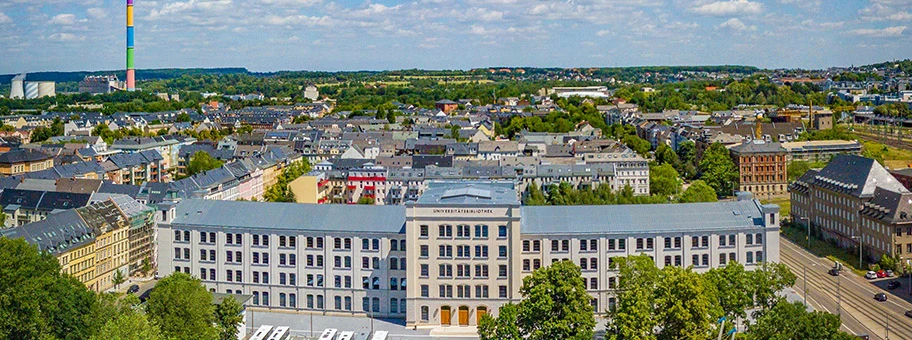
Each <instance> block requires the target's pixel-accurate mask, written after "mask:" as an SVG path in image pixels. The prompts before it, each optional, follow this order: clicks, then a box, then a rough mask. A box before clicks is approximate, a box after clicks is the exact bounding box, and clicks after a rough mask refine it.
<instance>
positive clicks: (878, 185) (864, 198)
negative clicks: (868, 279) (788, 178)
mask: <svg viewBox="0 0 912 340" xmlns="http://www.w3.org/2000/svg"><path fill="white" fill-rule="evenodd" d="M789 192H790V195H791V212H790V215H791V216H790V217H791V219H792V221H794V222H796V223H798V224H801V225H804V226H806V225H807V224H808V223H810V225H811V227H812V228H814V229H815V230H818V231H819V233H820V235H821V236H822V237H824V238H826V239H833V240H835V241H836V242H837V243H838V244H839V245H840V246H842V247H847V248H848V247H858V246H859V245H861V247H862V248H863V252H864V254H867V256H866V257H867V258H868V260H872V261H873V260H876V259H878V258H879V257H880V255H882V254H888V255H890V256H892V255H894V254H895V253H894V250H896V249H899V247H900V246H902V250H903V253H902V254H900V255H903V256H904V257H908V253H909V250H912V248H908V246H906V245H907V244H912V242H910V241H909V240H907V239H905V238H903V239H897V238H896V237H902V235H908V234H909V231H912V230H908V228H906V227H905V226H904V225H905V223H906V221H905V220H906V218H907V217H908V216H909V215H912V210H910V206H909V205H907V204H905V202H903V200H902V199H900V198H902V197H906V196H909V191H908V190H906V188H905V187H903V185H902V183H900V181H899V180H897V179H896V178H894V177H893V176H892V175H891V174H890V173H889V172H887V170H886V169H884V167H883V166H881V165H880V164H879V163H877V161H875V160H873V159H870V158H865V157H861V156H854V155H837V156H835V157H834V158H833V160H832V161H830V163H829V164H827V166H826V167H824V168H823V169H820V170H819V171H818V170H809V171H808V172H807V173H805V174H804V175H803V176H801V177H800V178H799V179H798V180H796V181H795V182H794V183H792V184H791V185H790V186H789Z"/></svg>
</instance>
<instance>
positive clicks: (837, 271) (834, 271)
mask: <svg viewBox="0 0 912 340" xmlns="http://www.w3.org/2000/svg"><path fill="white" fill-rule="evenodd" d="M827 273H829V274H830V275H832V276H839V270H838V269H836V268H830V270H829V271H827Z"/></svg>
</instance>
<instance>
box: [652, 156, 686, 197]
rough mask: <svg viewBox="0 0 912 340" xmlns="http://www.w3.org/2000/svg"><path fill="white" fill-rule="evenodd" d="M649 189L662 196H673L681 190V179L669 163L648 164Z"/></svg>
mask: <svg viewBox="0 0 912 340" xmlns="http://www.w3.org/2000/svg"><path fill="white" fill-rule="evenodd" d="M649 191H650V192H651V193H652V194H654V195H658V196H663V197H669V196H674V195H677V194H678V193H679V192H681V180H680V179H679V178H678V172H677V171H675V169H674V167H673V166H672V165H671V164H668V163H662V164H660V165H650V167H649Z"/></svg>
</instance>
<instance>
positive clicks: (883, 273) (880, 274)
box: [877, 270, 887, 278]
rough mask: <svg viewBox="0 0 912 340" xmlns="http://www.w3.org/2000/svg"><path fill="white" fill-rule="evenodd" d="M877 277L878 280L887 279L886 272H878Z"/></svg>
mask: <svg viewBox="0 0 912 340" xmlns="http://www.w3.org/2000/svg"><path fill="white" fill-rule="evenodd" d="M877 277H880V278H883V277H887V272H885V271H883V270H878V271H877Z"/></svg>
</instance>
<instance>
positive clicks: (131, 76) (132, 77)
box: [127, 0, 136, 91]
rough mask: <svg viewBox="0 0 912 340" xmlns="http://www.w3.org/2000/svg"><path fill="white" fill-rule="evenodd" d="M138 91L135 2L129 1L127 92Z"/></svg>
mask: <svg viewBox="0 0 912 340" xmlns="http://www.w3.org/2000/svg"><path fill="white" fill-rule="evenodd" d="M135 90H136V70H134V69H133V0H127V91H135Z"/></svg>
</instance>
